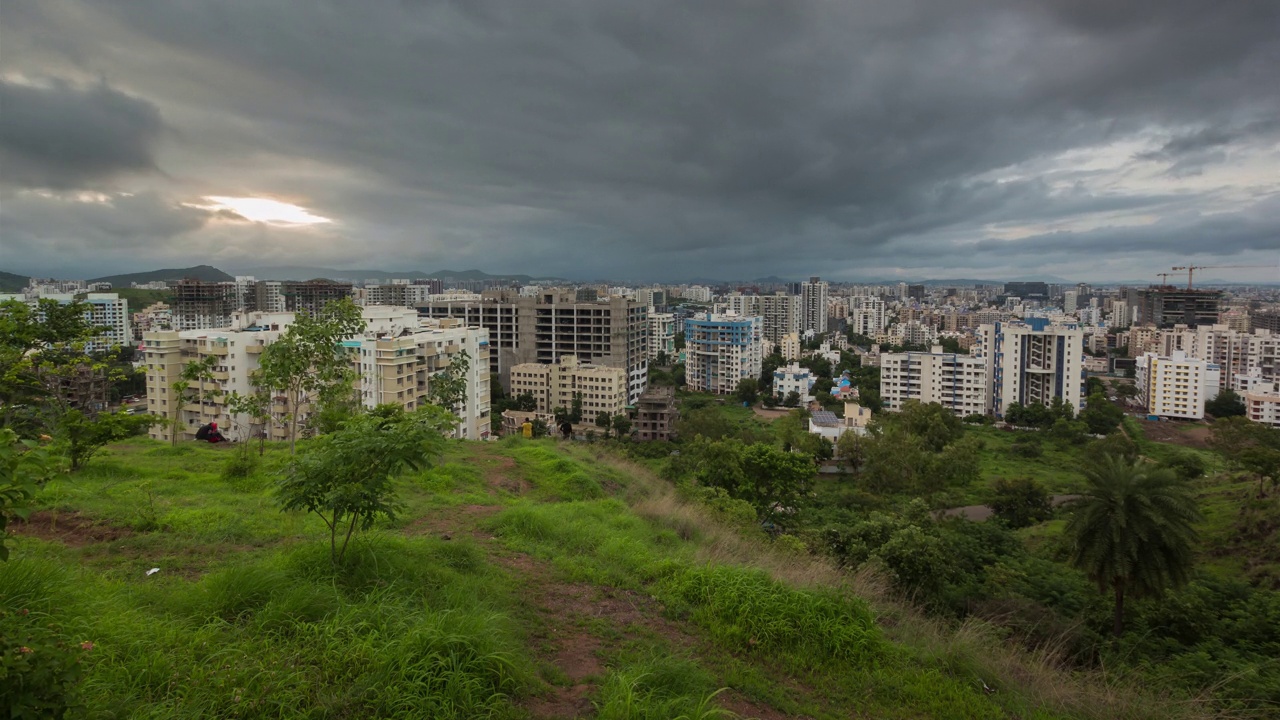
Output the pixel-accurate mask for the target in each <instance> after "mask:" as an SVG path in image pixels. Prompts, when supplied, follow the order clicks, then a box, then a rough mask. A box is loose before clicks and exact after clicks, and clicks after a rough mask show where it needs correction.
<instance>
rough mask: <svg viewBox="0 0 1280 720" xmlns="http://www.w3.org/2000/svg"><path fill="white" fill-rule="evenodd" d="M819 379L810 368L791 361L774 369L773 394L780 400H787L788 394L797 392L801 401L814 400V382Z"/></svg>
mask: <svg viewBox="0 0 1280 720" xmlns="http://www.w3.org/2000/svg"><path fill="white" fill-rule="evenodd" d="M817 381H818V379H817V378H815V377H814V376H813V373H811V372H809V368H803V367H800V365H799V364H797V363H791V364H790V365H787V366H786V367H780V368H778V369H777V370H774V371H773V394H774V396H776V397H777V399H778V400H779V401H782V400H785V399H786V398H787V396H788V395H790V394H791V393H795V394H796V395H797V396H799V398H800V402H801V403H808V402H812V401H813V384H814V383H816V382H817Z"/></svg>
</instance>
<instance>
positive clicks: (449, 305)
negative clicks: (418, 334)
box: [418, 289, 674, 403]
mask: <svg viewBox="0 0 1280 720" xmlns="http://www.w3.org/2000/svg"><path fill="white" fill-rule="evenodd" d="M418 312H419V313H421V314H422V315H423V316H424V317H432V318H445V317H455V318H460V319H462V320H464V321H465V322H466V324H468V325H472V326H477V327H483V328H485V329H486V330H488V331H489V341H490V343H491V344H492V347H493V352H491V353H490V363H491V364H490V372H492V373H494V374H495V375H496V376H497V377H498V380H499V382H501V383H502V387H503V388H504V389H507V390H508V391H509V390H510V389H511V385H510V379H511V376H510V371H511V368H512V366H515V365H519V364H522V363H531V362H537V363H544V364H550V363H553V362H555V361H557V360H558V359H559V358H560V356H562V355H576V356H577V358H578V360H579V361H580V362H583V363H590V364H595V365H607V366H609V367H618V368H623V369H625V370H626V371H627V374H628V382H629V387H630V390H629V391H628V398H629V400H630V402H632V403H634V402H636V401H637V400H639V399H640V394H641V393H643V392H644V390H645V388H646V387H647V386H648V382H649V308H648V307H647V306H645V305H641V304H640V303H638V302H636V301H635V300H632V299H629V298H622V297H611V298H608V299H602V300H598V301H595V302H579V301H578V299H577V295H576V293H574V292H573V291H572V290H557V289H548V290H544V291H542V292H539V293H538V294H537V295H535V296H528V295H521V294H520V293H519V292H518V291H515V290H510V289H502V290H486V291H485V292H484V293H482V294H481V297H480V300H478V301H471V300H467V301H450V300H439V299H436V298H432V299H431V300H430V301H428V302H427V303H426V304H423V305H419V306H418ZM672 349H673V350H674V344H673V348H672Z"/></svg>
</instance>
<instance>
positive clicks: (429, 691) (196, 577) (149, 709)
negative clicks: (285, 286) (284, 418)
mask: <svg viewBox="0 0 1280 720" xmlns="http://www.w3.org/2000/svg"><path fill="white" fill-rule="evenodd" d="M230 457H231V453H230V451H228V450H227V449H225V448H218V447H211V446H196V445H183V446H179V447H177V448H170V447H168V446H165V445H162V444H158V443H153V442H150V441H146V440H138V441H135V442H131V443H129V444H126V445H118V446H115V447H113V448H111V449H110V450H109V451H106V452H104V453H103V454H102V455H100V456H99V457H98V458H95V460H94V462H93V464H92V465H90V466H89V467H87V468H86V469H85V470H83V471H81V472H79V473H77V474H75V475H71V476H67V477H65V478H63V479H60V480H57V481H54V482H51V483H50V484H48V485H47V486H46V487H45V488H44V489H43V490H42V492H41V495H40V497H39V502H40V505H41V508H42V509H41V510H40V511H39V512H37V513H36V514H34V515H33V516H32V517H31V518H30V520H29V522H28V523H26V524H25V525H20V526H19V527H18V528H17V532H18V534H19V536H20V537H19V539H18V540H17V541H16V543H15V547H14V558H15V559H14V560H12V561H10V562H8V563H3V564H0V629H8V628H11V627H13V625H14V623H15V622H17V621H16V620H15V619H16V618H31V617H32V616H33V615H34V616H35V617H36V618H39V619H40V621H41V622H40V623H38V625H39V626H40V627H45V626H48V625H50V624H51V625H52V626H53V627H54V628H55V630H54V631H53V632H54V633H55V634H56V636H58V637H60V638H61V639H62V640H63V641H64V642H65V643H66V645H67V647H68V648H70V652H76V653H79V654H80V655H81V656H82V658H83V668H84V673H85V676H84V678H83V679H82V680H81V681H79V682H77V683H76V684H75V686H76V688H77V690H78V692H79V700H80V702H81V703H82V708H81V710H82V713H83V714H84V715H85V716H87V717H94V718H112V717H282V718H283V717H457V718H470V717H510V718H524V717H600V718H674V717H689V718H710V717H726V716H731V715H730V714H731V713H732V714H736V715H739V716H743V717H760V718H790V717H796V718H800V717H809V718H847V717H850V716H856V717H874V718H924V717H936V718H997V717H1003V718H1046V719H1047V718H1076V717H1079V718H1168V717H1175V718H1177V717H1202V716H1208V715H1207V713H1205V712H1204V711H1203V710H1202V708H1200V706H1198V705H1196V704H1195V703H1187V702H1182V701H1179V702H1176V703H1175V702H1173V701H1171V700H1166V699H1163V698H1160V697H1156V696H1153V695H1150V694H1147V693H1145V692H1144V691H1142V690H1141V689H1138V688H1134V687H1130V686H1127V685H1126V684H1124V683H1123V682H1121V681H1120V680H1118V679H1116V678H1113V677H1103V676H1101V675H1097V674H1089V673H1080V672H1066V671H1061V670H1058V669H1056V665H1055V661H1054V659H1053V657H1052V655H1050V654H1047V653H1045V654H1029V653H1025V652H1022V651H1020V650H1017V649H1014V648H1012V647H1010V646H1008V645H1006V644H1005V643H1003V642H1002V641H1001V640H1000V639H999V637H998V636H997V635H996V634H995V633H994V632H993V631H992V630H991V629H990V628H989V627H988V626H985V625H983V624H980V623H972V622H971V623H964V624H962V625H959V626H951V625H946V624H943V623H939V622H935V621H933V620H928V619H925V618H923V617H922V616H920V615H918V614H917V613H916V612H915V611H913V610H912V609H910V608H909V607H907V606H904V605H901V604H898V603H897V602H895V601H894V600H892V599H891V598H890V597H889V596H888V595H887V594H886V593H885V591H884V590H883V588H882V584H881V583H880V582H879V581H878V580H876V579H875V578H874V577H873V576H870V575H865V574H864V575H859V576H849V575H847V574H845V573H842V572H841V571H839V570H837V569H836V568H835V567H833V566H832V565H830V564H828V563H827V562H826V561H824V560H822V559H819V558H815V557H813V556H808V555H805V554H802V553H801V552H798V550H797V549H791V550H788V549H787V547H788V546H784V545H782V544H770V543H767V542H766V541H765V539H763V538H762V537H758V536H757V535H756V534H754V531H752V530H751V529H750V528H749V527H741V528H740V527H736V526H734V524H733V521H732V520H731V517H732V514H731V513H728V514H721V513H718V512H716V511H713V510H710V509H708V508H706V507H705V506H703V505H698V504H691V503H689V502H686V501H684V500H683V499H682V498H681V497H680V496H678V495H677V494H676V492H675V491H674V490H673V489H672V487H671V486H670V485H669V484H667V483H665V482H663V481H660V480H658V479H657V478H655V477H654V476H652V475H651V474H650V473H649V472H648V471H647V470H645V469H644V468H641V467H639V466H636V465H632V464H630V463H628V462H626V461H623V460H619V459H617V458H616V457H615V456H613V455H612V454H610V453H609V451H606V450H602V449H600V448H599V447H598V446H581V445H580V446H567V445H561V444H557V443H554V442H552V441H532V442H529V441H521V440H507V441H504V442H501V443H490V444H478V443H455V444H452V445H451V446H450V447H449V449H448V451H447V453H446V455H445V456H444V457H443V458H442V459H441V462H440V463H438V464H437V465H436V466H435V467H433V468H431V469H429V470H427V471H424V472H421V473H417V474H410V475H407V476H404V477H403V478H401V479H400V481H399V484H400V489H401V492H402V498H403V500H404V502H405V508H404V511H403V512H402V513H401V514H400V516H399V518H398V519H397V520H395V521H394V522H388V523H383V524H380V525H379V526H378V527H376V528H375V529H374V530H373V531H371V532H370V533H368V534H366V535H364V536H363V537H361V538H360V539H359V541H358V543H357V544H356V546H355V550H354V552H351V553H349V554H348V556H347V558H346V559H345V561H344V562H343V564H342V565H341V566H340V567H334V566H333V565H332V564H331V563H330V561H329V556H328V549H327V546H326V545H325V543H324V538H325V535H326V531H325V528H324V527H323V525H322V523H321V522H320V521H319V520H318V519H317V518H315V517H314V516H306V515H302V514H294V513H281V512H280V511H279V510H277V508H276V506H275V504H274V502H273V499H272V496H271V485H270V483H271V481H272V478H273V477H275V476H276V474H277V473H278V471H279V470H280V469H281V468H282V467H283V466H284V464H285V463H286V462H287V460H288V456H287V452H286V451H285V450H284V449H281V448H270V449H269V452H268V454H267V456H266V457H265V458H264V459H263V461H262V462H261V463H260V464H259V466H258V468H257V470H256V471H255V472H254V473H253V474H252V475H251V476H250V477H248V478H240V479H229V478H226V477H223V474H222V468H223V466H224V465H225V464H226V463H227V461H228V460H229V458H230ZM153 568H158V571H157V572H154V573H152V574H148V572H149V571H150V570H152V569H153ZM23 622H28V621H26V620H24V621H23ZM42 632H44V631H42ZM47 642H49V643H52V642H53V639H49V640H48V641H47ZM81 643H85V645H84V646H83V648H89V649H77V648H81V647H82V646H81V645H80V644H81ZM45 649H47V648H46V646H45V645H41V646H38V647H37V648H36V651H37V652H43V651H44V650H45Z"/></svg>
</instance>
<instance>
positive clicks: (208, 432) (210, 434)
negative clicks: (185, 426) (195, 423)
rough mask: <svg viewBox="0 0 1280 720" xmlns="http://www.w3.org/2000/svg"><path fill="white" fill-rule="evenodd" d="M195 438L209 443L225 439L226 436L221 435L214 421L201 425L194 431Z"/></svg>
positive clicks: (224, 440)
mask: <svg viewBox="0 0 1280 720" xmlns="http://www.w3.org/2000/svg"><path fill="white" fill-rule="evenodd" d="M196 439H197V440H204V441H206V442H211V443H220V442H226V441H227V439H226V438H224V437H222V433H220V432H218V423H216V422H212V423H209V424H208V425H203V426H201V427H200V429H199V430H197V431H196Z"/></svg>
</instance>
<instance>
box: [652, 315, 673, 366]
mask: <svg viewBox="0 0 1280 720" xmlns="http://www.w3.org/2000/svg"><path fill="white" fill-rule="evenodd" d="M659 353H664V354H665V356H666V357H667V358H672V357H675V354H676V316H675V315H672V314H671V313H658V312H654V313H649V360H650V361H653V360H657V359H658V354H659Z"/></svg>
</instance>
